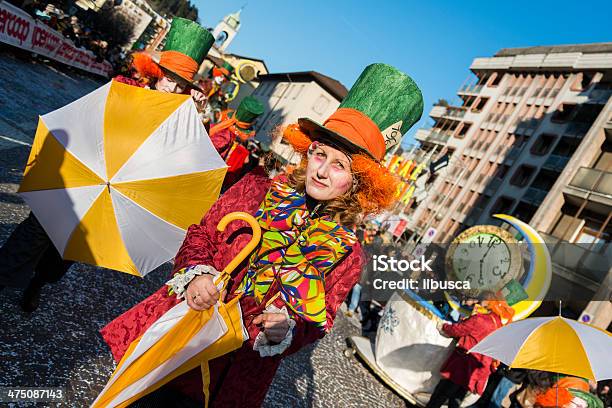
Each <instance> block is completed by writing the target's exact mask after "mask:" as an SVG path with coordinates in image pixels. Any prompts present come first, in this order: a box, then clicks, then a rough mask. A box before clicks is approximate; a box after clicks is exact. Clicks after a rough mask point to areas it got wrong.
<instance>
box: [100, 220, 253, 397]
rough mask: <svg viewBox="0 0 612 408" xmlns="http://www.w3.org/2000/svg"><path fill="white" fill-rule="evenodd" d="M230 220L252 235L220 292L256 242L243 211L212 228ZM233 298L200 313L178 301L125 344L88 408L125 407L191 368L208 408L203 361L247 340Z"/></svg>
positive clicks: (236, 300) (207, 377) (206, 372)
mask: <svg viewBox="0 0 612 408" xmlns="http://www.w3.org/2000/svg"><path fill="white" fill-rule="evenodd" d="M233 220H243V221H246V222H247V223H248V224H249V225H250V226H251V228H252V229H253V236H252V237H251V240H250V241H249V243H248V244H247V245H246V246H245V247H244V248H242V250H241V251H240V252H239V253H238V255H236V257H235V258H234V259H232V261H231V262H230V263H229V264H228V265H227V266H226V267H225V268H224V269H223V271H222V272H221V275H220V276H219V282H218V285H219V289H220V291H222V289H223V287H224V286H225V285H226V284H227V282H228V280H229V276H230V274H231V273H232V271H233V270H234V269H235V268H236V267H237V266H238V265H239V264H240V263H241V262H242V261H243V260H244V259H245V258H246V257H247V256H249V254H250V253H251V252H252V251H253V250H254V249H255V247H257V245H258V244H259V241H260V239H261V228H260V226H259V224H258V223H257V221H256V220H255V218H253V216H251V215H250V214H247V213H243V212H234V213H230V214H227V215H225V217H223V218H222V219H221V221H219V225H218V226H217V229H218V230H219V231H224V230H225V228H226V227H227V225H228V224H229V223H230V222H231V221H233ZM239 300H240V295H239V296H236V297H234V298H233V299H232V300H230V301H229V302H227V303H224V302H222V301H221V300H219V301H218V302H217V304H215V306H214V307H211V308H210V309H208V310H204V311H196V310H193V309H191V308H189V306H187V302H186V301H182V302H181V303H179V304H177V305H176V306H174V307H173V308H172V309H170V310H169V311H167V312H166V313H165V314H164V315H162V316H161V317H160V318H159V319H157V320H156V321H155V322H154V323H153V324H152V325H151V326H150V327H149V328H148V329H147V330H146V331H145V332H144V334H143V335H142V336H141V337H140V338H138V339H136V340H134V341H133V342H132V343H131V344H130V347H129V348H128V350H127V351H126V353H125V355H124V356H123V358H122V359H121V361H120V362H119V364H118V365H117V368H116V369H115V372H114V373H113V375H112V376H111V378H110V379H109V381H108V383H107V384H106V386H105V387H104V389H103V390H102V392H101V393H100V395H98V398H96V400H95V401H94V403H93V405H92V408H98V407H105V408H111V407H127V406H129V405H130V404H131V403H133V402H134V401H136V400H138V399H140V398H142V397H143V396H145V395H147V394H149V393H151V392H153V391H155V390H156V389H158V388H160V387H161V386H163V385H164V384H167V383H168V382H169V381H171V380H173V379H174V378H176V377H178V376H179V375H182V374H184V373H186V372H188V371H190V370H193V369H194V368H197V367H200V369H201V372H202V383H203V386H204V388H203V390H202V392H203V393H204V401H205V406H208V398H209V390H208V386H209V383H210V372H209V370H208V361H210V360H212V359H214V358H217V357H220V356H222V355H224V354H227V353H229V352H231V351H233V350H236V349H238V348H239V347H240V346H241V345H242V343H243V342H244V341H245V340H247V339H248V338H249V334H248V332H247V330H246V328H245V326H244V323H243V321H242V310H241V309H240V303H239Z"/></svg>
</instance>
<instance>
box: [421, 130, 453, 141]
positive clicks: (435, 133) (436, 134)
mask: <svg viewBox="0 0 612 408" xmlns="http://www.w3.org/2000/svg"><path fill="white" fill-rule="evenodd" d="M450 137H451V134H450V133H445V132H441V131H439V130H433V129H419V130H417V132H416V134H415V139H416V140H418V141H419V142H422V143H437V144H441V145H445V144H446V143H447V142H448V140H449V139H450Z"/></svg>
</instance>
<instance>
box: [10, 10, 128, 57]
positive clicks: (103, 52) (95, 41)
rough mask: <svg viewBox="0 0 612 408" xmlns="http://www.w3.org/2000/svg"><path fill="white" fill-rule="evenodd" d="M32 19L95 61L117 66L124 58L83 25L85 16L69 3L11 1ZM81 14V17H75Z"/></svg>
mask: <svg viewBox="0 0 612 408" xmlns="http://www.w3.org/2000/svg"><path fill="white" fill-rule="evenodd" d="M12 3H13V4H14V5H16V6H17V7H20V8H21V9H22V10H24V11H25V12H26V13H28V14H29V15H30V16H32V17H33V18H34V19H36V20H39V21H41V22H43V23H44V24H46V25H48V26H49V27H51V28H52V29H54V30H56V31H58V32H60V33H62V34H63V35H64V36H65V37H66V38H69V39H70V40H71V41H72V42H73V43H74V44H75V45H76V46H77V47H79V48H84V49H87V50H90V51H91V52H93V53H94V55H96V57H97V60H98V62H101V61H103V60H107V61H109V62H110V63H111V64H113V66H118V65H119V64H120V63H121V61H123V59H124V58H125V53H124V52H123V50H122V49H121V48H120V47H116V46H112V45H111V44H109V42H108V41H107V40H106V39H105V38H104V35H103V34H102V33H100V32H99V31H97V30H95V29H93V28H92V27H91V26H90V24H87V22H86V20H87V14H86V12H85V11H84V10H82V9H81V8H79V7H78V6H76V5H75V3H73V2H69V3H66V4H60V3H46V2H45V1H41V0H23V1H22V2H19V1H18V0H16V1H12ZM79 15H81V17H79Z"/></svg>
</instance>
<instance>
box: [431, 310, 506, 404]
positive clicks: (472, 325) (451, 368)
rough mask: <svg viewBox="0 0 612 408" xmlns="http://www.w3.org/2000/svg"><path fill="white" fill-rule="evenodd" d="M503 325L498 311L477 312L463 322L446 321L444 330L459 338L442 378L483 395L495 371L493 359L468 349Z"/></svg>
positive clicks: (442, 372)
mask: <svg viewBox="0 0 612 408" xmlns="http://www.w3.org/2000/svg"><path fill="white" fill-rule="evenodd" d="M501 326H502V323H501V319H500V318H499V316H497V315H496V314H495V313H489V314H477V315H474V316H471V317H469V318H467V319H465V320H463V321H461V322H459V323H455V324H445V325H444V327H443V331H444V333H446V334H447V335H448V336H450V337H454V338H456V339H458V341H457V347H456V348H455V350H454V351H453V352H452V354H451V355H450V356H449V357H448V360H446V362H445V363H444V365H443V366H442V368H441V369H440V374H442V377H444V378H447V379H449V380H451V381H452V382H454V383H455V384H459V385H462V386H464V387H465V388H467V389H468V390H469V391H470V392H475V393H477V394H480V395H482V393H483V392H484V389H485V387H486V385H487V380H488V379H489V376H490V375H491V373H492V372H493V366H492V364H493V359H492V358H491V357H488V356H485V355H482V354H478V353H469V354H468V353H467V351H468V350H470V349H471V348H472V347H474V346H475V345H476V343H478V342H479V341H481V340H482V339H484V338H485V337H487V336H488V335H489V334H490V333H492V332H493V331H495V330H496V329H498V328H500V327H501Z"/></svg>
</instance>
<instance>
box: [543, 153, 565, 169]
mask: <svg viewBox="0 0 612 408" xmlns="http://www.w3.org/2000/svg"><path fill="white" fill-rule="evenodd" d="M569 159H570V158H569V157H567V156H561V155H558V154H551V155H550V156H548V159H546V162H544V165H543V166H542V167H543V168H545V169H547V170H552V171H556V172H559V173H561V172H562V171H563V169H564V168H565V165H566V164H567V162H568V161H569Z"/></svg>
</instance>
